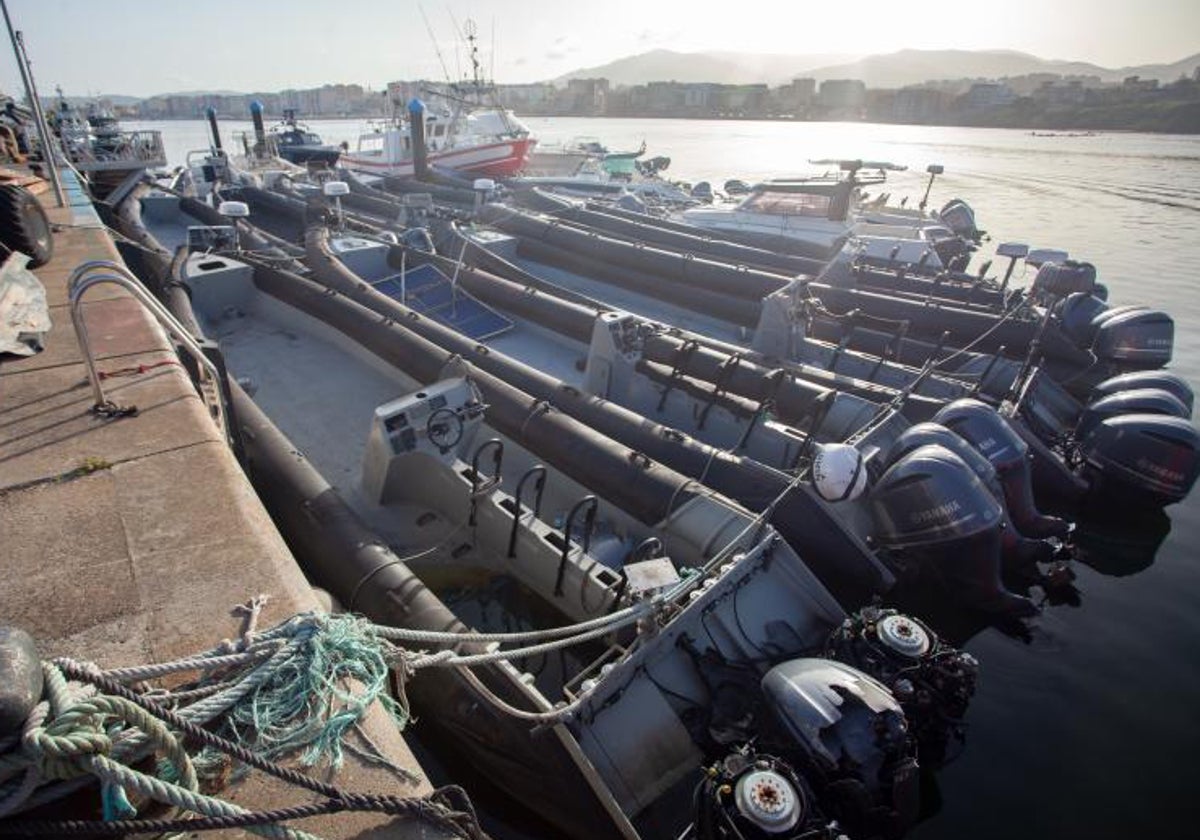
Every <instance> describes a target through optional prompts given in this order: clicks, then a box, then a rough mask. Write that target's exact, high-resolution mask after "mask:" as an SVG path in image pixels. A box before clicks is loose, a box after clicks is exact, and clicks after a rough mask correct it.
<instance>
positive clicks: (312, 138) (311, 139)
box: [304, 131, 321, 146]
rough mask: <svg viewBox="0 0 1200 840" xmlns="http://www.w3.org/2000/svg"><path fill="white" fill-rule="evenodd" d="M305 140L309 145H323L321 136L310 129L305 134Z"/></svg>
mask: <svg viewBox="0 0 1200 840" xmlns="http://www.w3.org/2000/svg"><path fill="white" fill-rule="evenodd" d="M304 142H305V143H307V144H308V145H309V146H319V145H321V138H320V137H318V136H317V135H315V134H313V133H312V132H311V131H310V132H308V133H307V134H305V135H304Z"/></svg>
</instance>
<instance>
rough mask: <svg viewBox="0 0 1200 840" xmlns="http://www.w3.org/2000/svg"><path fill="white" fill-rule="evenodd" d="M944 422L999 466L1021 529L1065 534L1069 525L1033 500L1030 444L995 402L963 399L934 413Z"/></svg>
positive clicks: (1037, 535)
mask: <svg viewBox="0 0 1200 840" xmlns="http://www.w3.org/2000/svg"><path fill="white" fill-rule="evenodd" d="M933 420H934V422H935V423H941V424H942V425H943V426H946V427H947V428H948V429H950V430H951V431H953V432H954V433H955V434H957V435H958V436H959V437H961V438H963V439H964V440H966V441H967V442H968V443H970V444H971V445H972V446H974V447H975V448H976V449H978V450H979V451H980V453H982V454H983V456H984V457H985V458H987V459H988V460H989V461H991V462H992V466H994V467H995V468H996V475H997V476H998V477H999V479H1000V485H1001V486H1002V487H1003V488H1004V500H1005V503H1006V506H1007V507H1008V514H1009V516H1010V517H1012V521H1013V524H1015V525H1016V526H1017V530H1018V531H1020V532H1021V533H1022V534H1024V535H1025V536H1027V537H1035V538H1038V539H1044V538H1046V537H1064V536H1066V534H1067V532H1068V530H1069V527H1068V525H1067V523H1066V522H1064V521H1063V520H1062V519H1059V518H1058V517H1056V516H1046V515H1044V514H1042V513H1041V512H1039V511H1038V509H1037V505H1036V504H1035V503H1034V501H1033V480H1032V478H1031V475H1030V469H1029V459H1028V457H1027V456H1028V453H1029V445H1028V444H1026V443H1025V441H1024V440H1022V439H1021V436H1020V435H1019V434H1017V432H1016V431H1015V430H1014V429H1013V428H1012V426H1010V425H1009V424H1008V421H1007V420H1005V419H1004V418H1003V417H1001V416H1000V415H999V414H998V413H996V410H995V409H993V408H992V407H991V406H989V405H987V404H985V403H983V402H980V401H979V400H974V399H969V398H967V399H961V400H955V401H954V402H952V403H950V404H948V405H946V406H945V407H943V408H942V409H941V410H940V411H939V412H938V413H937V414H935V415H934V417H933Z"/></svg>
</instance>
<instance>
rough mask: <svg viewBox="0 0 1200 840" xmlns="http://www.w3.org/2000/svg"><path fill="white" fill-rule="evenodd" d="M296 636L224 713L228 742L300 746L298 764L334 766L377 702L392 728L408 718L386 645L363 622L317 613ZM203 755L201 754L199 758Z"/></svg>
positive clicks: (257, 747) (263, 749) (269, 754)
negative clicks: (393, 688)
mask: <svg viewBox="0 0 1200 840" xmlns="http://www.w3.org/2000/svg"><path fill="white" fill-rule="evenodd" d="M296 640H297V641H299V644H298V646H297V648H296V650H295V653H294V655H291V656H288V657H286V658H283V659H281V660H280V661H279V662H278V663H277V664H274V665H272V666H271V668H270V669H269V671H267V672H266V673H265V674H264V679H263V680H262V681H261V683H260V684H259V685H258V686H257V687H256V688H255V689H254V691H252V692H250V693H249V694H247V695H246V696H245V697H244V698H243V699H242V700H240V701H239V702H238V703H237V704H235V705H234V706H232V707H231V708H230V709H229V710H228V711H227V712H226V714H225V717H224V721H223V725H224V726H225V727H226V728H227V729H228V730H229V732H230V734H231V735H233V736H234V740H237V741H238V742H239V743H242V744H243V745H245V746H247V747H249V748H250V749H253V750H254V751H255V752H256V753H258V754H260V755H262V756H263V757H264V758H276V757H278V756H280V755H284V754H290V753H293V752H296V751H298V750H299V751H300V755H299V761H300V763H301V764H303V765H304V766H308V767H311V766H313V765H316V764H318V763H320V762H321V760H322V759H328V761H329V764H330V766H331V767H333V768H334V769H338V768H340V767H341V766H342V764H343V762H344V760H345V755H344V752H343V741H344V739H345V738H346V735H347V734H348V732H349V730H351V729H353V728H354V727H356V726H358V725H359V723H360V722H361V721H362V719H363V718H364V717H365V715H366V714H367V711H368V709H370V707H371V706H372V705H373V704H375V703H379V704H380V705H382V706H383V708H384V709H385V710H386V711H387V713H388V714H389V716H390V717H391V719H392V722H393V723H394V724H395V725H396V727H397V728H398V729H403V728H404V727H405V726H406V725H407V724H408V722H409V715H408V712H407V709H405V708H404V707H402V706H401V705H400V704H399V703H397V702H396V701H395V700H394V699H392V697H391V695H390V694H389V693H388V684H389V676H390V673H391V669H390V665H389V658H388V657H387V656H386V655H385V653H386V651H387V650H388V649H389V645H388V644H387V643H386V642H385V641H384V640H382V639H381V638H380V637H379V635H378V634H377V633H376V631H375V628H374V625H372V624H371V623H370V622H369V621H366V620H365V619H362V618H359V617H357V616H353V615H337V616H322V617H321V620H320V621H319V623H316V624H312V625H309V626H307V627H305V628H304V629H302V630H300V631H298V633H297V637H296ZM272 659H274V657H272ZM209 760H210V756H207V755H203V754H202V756H201V758H200V761H201V762H207V761H209Z"/></svg>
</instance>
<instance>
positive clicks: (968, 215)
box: [938, 198, 983, 244]
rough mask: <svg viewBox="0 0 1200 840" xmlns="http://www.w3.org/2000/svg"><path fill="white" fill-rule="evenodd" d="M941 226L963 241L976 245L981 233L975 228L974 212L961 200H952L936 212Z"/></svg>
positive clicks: (981, 235)
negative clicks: (966, 240)
mask: <svg viewBox="0 0 1200 840" xmlns="http://www.w3.org/2000/svg"><path fill="white" fill-rule="evenodd" d="M938 218H939V219H941V220H942V224H944V225H945V226H946V227H948V228H950V230H952V231H954V232H955V233H956V234H958V235H959V236H961V237H963V238H964V239H969V240H971V241H972V242H974V243H976V244H978V243H979V240H980V239H981V238H982V237H983V231H981V230H980V229H979V228H977V227H976V226H975V211H974V210H972V209H971V205H970V204H967V202H965V201H963V200H962V199H961V198H952V199H950V200H949V201H947V202H946V204H945V206H943V207H942V209H941V210H940V211H939V212H938Z"/></svg>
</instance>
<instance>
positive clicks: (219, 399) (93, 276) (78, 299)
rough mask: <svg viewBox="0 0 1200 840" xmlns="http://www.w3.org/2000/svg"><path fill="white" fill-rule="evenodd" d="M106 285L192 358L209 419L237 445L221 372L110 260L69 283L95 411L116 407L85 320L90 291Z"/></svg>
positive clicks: (85, 266) (88, 265)
mask: <svg viewBox="0 0 1200 840" xmlns="http://www.w3.org/2000/svg"><path fill="white" fill-rule="evenodd" d="M104 283H111V284H113V285H116V286H120V287H121V288H122V289H124V290H125V291H127V292H129V293H130V294H131V295H133V297H134V298H135V299H136V300H137V301H138V302H139V303H140V304H142V306H144V307H145V308H146V309H147V310H149V312H150V314H151V315H153V316H154V318H155V319H156V320H157V321H158V323H159V324H160V325H161V326H162V328H163V329H164V330H166V331H167V333H168V334H170V336H171V338H172V339H173V340H174V341H175V342H176V343H177V344H178V345H179V346H181V347H182V348H183V349H184V351H186V352H187V354H188V355H189V356H191V357H192V358H193V359H194V360H195V362H196V365H197V368H198V370H199V371H200V372H201V377H200V378H201V380H202V381H201V382H200V383H199V391H200V396H201V399H203V400H204V403H205V405H206V407H207V408H208V413H209V416H210V417H212V419H213V422H214V423H216V424H217V428H219V429H220V430H221V433H222V434H223V435H224V436H225V439H226V441H227V442H229V443H230V445H233V444H234V439H233V429H232V428H231V425H230V420H229V417H230V413H229V405H228V404H227V402H226V393H227V392H226V390H225V389H224V388H223V387H222V383H221V375H222V374H221V372H220V371H219V370H218V369H217V366H216V365H215V364H214V363H213V361H212V360H211V359H209V358H208V356H206V355H205V353H204V350H203V349H201V347H200V345H199V344H198V343H197V342H196V339H195V337H193V336H192V335H191V334H190V333H189V332H188V331H187V329H186V328H185V327H184V326H183V324H181V323H179V321H178V320H177V319H176V318H175V316H174V315H172V314H171V312H170V311H169V310H168V309H167V308H166V307H165V306H163V305H162V304H161V303H159V301H158V300H157V299H155V297H154V296H153V295H151V294H150V292H149V291H147V290H146V287H145V286H143V285H142V284H141V281H139V280H138V279H137V278H136V277H135V276H134V275H133V274H132V273H131V272H130V271H129V269H127V268H125V267H124V266H122V265H118V264H117V263H114V262H110V261H109V260H91V261H89V262H84V263H80V264H79V265H78V266H76V268H75V270H74V271H72V272H71V276H70V279H68V281H67V291H68V295H69V300H70V305H71V323H73V324H74V325H75V334H76V336H77V337H78V339H79V349H80V350H81V351H82V352H83V359H84V363H85V365H86V366H87V374H88V381H89V382H90V383H91V386H92V396H93V398H94V399H95V407H94V408H95V409H109V408H112V407H113V403H112V401H111V400H109V399H108V397H107V396H106V395H105V393H104V385H103V384H102V382H101V379H100V373H99V371H97V370H96V359H95V356H94V355H93V354H92V347H91V343H90V341H89V339H88V329H87V323H86V322H85V321H84V318H83V309H82V306H81V304H82V301H83V296H84V295H85V294H86V293H87V291H88V289H91V288H93V287H94V286H99V285H101V284H104Z"/></svg>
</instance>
